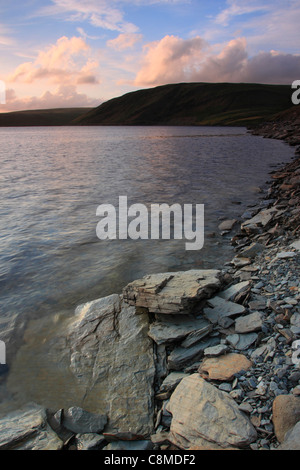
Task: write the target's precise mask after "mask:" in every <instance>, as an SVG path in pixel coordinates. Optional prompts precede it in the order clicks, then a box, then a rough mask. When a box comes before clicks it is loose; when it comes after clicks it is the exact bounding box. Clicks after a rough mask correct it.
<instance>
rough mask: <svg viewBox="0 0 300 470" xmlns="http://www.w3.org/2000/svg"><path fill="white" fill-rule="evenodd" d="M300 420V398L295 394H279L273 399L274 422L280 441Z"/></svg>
mask: <svg viewBox="0 0 300 470" xmlns="http://www.w3.org/2000/svg"><path fill="white" fill-rule="evenodd" d="M298 421H300V398H299V397H295V396H293V395H279V396H277V397H276V398H275V400H274V401H273V424H274V430H275V434H276V437H277V440H278V441H279V442H283V441H284V439H285V435H286V433H287V432H288V431H290V430H291V429H292V428H293V427H294V426H295V424H296V423H297V422H298Z"/></svg>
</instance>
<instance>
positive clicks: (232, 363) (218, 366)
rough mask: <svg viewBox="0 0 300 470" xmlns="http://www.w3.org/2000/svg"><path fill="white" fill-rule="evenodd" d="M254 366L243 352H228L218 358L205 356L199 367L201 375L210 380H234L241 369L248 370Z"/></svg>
mask: <svg viewBox="0 0 300 470" xmlns="http://www.w3.org/2000/svg"><path fill="white" fill-rule="evenodd" d="M251 367H252V362H251V361H249V360H248V359H247V358H246V356H244V355H243V354H234V353H232V354H226V355H224V356H220V357H217V358H205V359H204V360H203V362H202V364H201V366H200V367H199V369H198V372H199V374H200V375H202V376H203V377H205V378H208V379H209V380H222V381H230V380H233V379H234V377H235V375H236V374H238V373H240V372H241V371H247V370H248V369H250V368H251Z"/></svg>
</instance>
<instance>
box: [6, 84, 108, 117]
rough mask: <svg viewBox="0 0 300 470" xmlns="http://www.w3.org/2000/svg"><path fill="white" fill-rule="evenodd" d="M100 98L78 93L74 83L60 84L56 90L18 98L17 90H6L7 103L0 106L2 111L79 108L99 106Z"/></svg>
mask: <svg viewBox="0 0 300 470" xmlns="http://www.w3.org/2000/svg"><path fill="white" fill-rule="evenodd" d="M99 104H100V102H99V100H95V99H92V98H89V97H88V96H87V95H86V94H84V93H78V92H77V90H76V87H75V86H73V85H62V86H59V87H58V88H57V89H56V90H55V91H54V92H51V91H46V92H45V93H43V94H42V95H41V96H39V97H37V96H30V97H29V96H28V97H24V98H18V97H17V96H16V93H15V90H14V89H12V88H10V89H8V90H6V104H5V105H3V106H0V110H1V111H2V112H9V111H19V110H27V109H28V110H30V109H51V108H77V107H78V108H79V107H95V106H99Z"/></svg>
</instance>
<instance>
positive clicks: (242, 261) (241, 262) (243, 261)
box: [231, 256, 252, 268]
mask: <svg viewBox="0 0 300 470" xmlns="http://www.w3.org/2000/svg"><path fill="white" fill-rule="evenodd" d="M251 263H252V260H251V258H241V257H239V258H238V257H237V256H236V257H234V258H233V259H232V261H231V264H233V266H235V267H236V268H244V267H245V266H248V265H249V264H251Z"/></svg>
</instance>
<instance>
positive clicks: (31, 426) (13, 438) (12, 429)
mask: <svg viewBox="0 0 300 470" xmlns="http://www.w3.org/2000/svg"><path fill="white" fill-rule="evenodd" d="M62 447H63V442H62V441H61V440H60V439H59V438H58V436H57V435H56V434H55V432H54V431H53V430H52V429H51V428H50V426H49V425H48V423H47V417H46V411H45V410H44V408H42V407H40V406H38V405H36V404H34V403H31V404H28V405H27V406H25V407H24V408H22V409H20V410H17V411H15V412H13V413H10V414H8V415H7V416H6V417H4V418H2V419H1V420H0V450H61V449H62Z"/></svg>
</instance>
